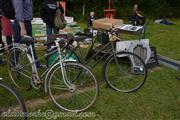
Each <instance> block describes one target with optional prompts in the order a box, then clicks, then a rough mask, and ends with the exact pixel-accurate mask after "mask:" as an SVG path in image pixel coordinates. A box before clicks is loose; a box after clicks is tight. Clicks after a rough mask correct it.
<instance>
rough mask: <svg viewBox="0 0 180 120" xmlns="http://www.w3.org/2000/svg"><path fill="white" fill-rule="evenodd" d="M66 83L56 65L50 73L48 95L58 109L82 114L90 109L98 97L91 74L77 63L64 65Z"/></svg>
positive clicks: (96, 86)
mask: <svg viewBox="0 0 180 120" xmlns="http://www.w3.org/2000/svg"><path fill="white" fill-rule="evenodd" d="M64 68H65V72H66V75H67V77H66V79H67V80H66V82H68V84H69V86H70V88H68V87H67V85H66V84H65V83H64V81H63V78H62V73H61V68H60V66H59V65H58V66H57V67H56V68H55V69H54V70H53V72H52V74H51V76H50V79H49V82H48V86H49V87H48V90H49V95H50V97H51V99H52V100H53V102H54V103H55V104H56V106H58V107H59V108H61V109H63V110H65V111H68V112H82V111H85V110H87V109H88V108H90V107H91V106H92V105H93V104H94V103H95V101H96V98H97V95H98V91H99V89H98V84H97V81H96V78H95V77H94V75H93V74H92V72H91V71H90V70H89V69H88V68H86V67H85V66H83V65H81V64H78V63H70V62H68V63H64Z"/></svg>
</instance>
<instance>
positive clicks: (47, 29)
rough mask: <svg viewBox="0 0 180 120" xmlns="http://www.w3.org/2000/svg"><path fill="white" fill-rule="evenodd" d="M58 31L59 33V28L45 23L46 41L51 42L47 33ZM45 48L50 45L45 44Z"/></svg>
mask: <svg viewBox="0 0 180 120" xmlns="http://www.w3.org/2000/svg"><path fill="white" fill-rule="evenodd" d="M58 33H59V29H56V28H54V27H51V26H49V25H46V34H47V42H48V43H49V42H51V40H50V38H49V35H52V34H58ZM47 48H48V49H50V48H51V45H47Z"/></svg>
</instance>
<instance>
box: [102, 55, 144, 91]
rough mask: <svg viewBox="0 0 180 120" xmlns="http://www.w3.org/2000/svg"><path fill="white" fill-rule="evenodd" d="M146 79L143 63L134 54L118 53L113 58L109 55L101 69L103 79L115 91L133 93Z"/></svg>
mask: <svg viewBox="0 0 180 120" xmlns="http://www.w3.org/2000/svg"><path fill="white" fill-rule="evenodd" d="M132 58H133V59H132ZM146 78H147V69H146V66H145V63H144V61H143V60H142V59H141V58H140V57H139V56H137V55H135V54H134V53H130V52H119V53H116V54H115V56H114V55H111V56H110V57H109V58H108V59H107V60H106V62H105V64H104V67H103V79H104V80H105V81H106V83H107V84H108V85H109V86H110V87H111V88H112V89H114V90H116V91H120V92H127V93H128V92H134V91H136V90H138V89H139V88H141V87H142V86H143V84H144V82H145V80H146Z"/></svg>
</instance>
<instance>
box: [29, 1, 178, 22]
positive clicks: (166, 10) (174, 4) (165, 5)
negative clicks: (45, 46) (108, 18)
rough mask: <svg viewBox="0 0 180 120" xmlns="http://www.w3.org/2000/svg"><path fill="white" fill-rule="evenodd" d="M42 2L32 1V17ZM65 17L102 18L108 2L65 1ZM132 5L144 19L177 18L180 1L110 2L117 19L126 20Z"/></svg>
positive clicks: (36, 14) (37, 12)
mask: <svg viewBox="0 0 180 120" xmlns="http://www.w3.org/2000/svg"><path fill="white" fill-rule="evenodd" d="M42 1H43V0H33V2H34V15H35V16H39V7H40V4H41V2H42ZM66 1H67V11H66V13H67V15H68V16H73V17H75V19H86V18H87V17H88V15H89V12H90V11H95V12H96V15H97V17H103V15H104V12H103V11H104V9H106V8H108V6H109V5H108V0H66ZM134 4H138V5H139V9H140V10H141V11H142V12H143V14H144V15H145V16H146V17H150V18H179V17H180V8H179V7H180V0H112V4H111V8H114V9H115V10H116V17H117V18H127V17H128V16H129V15H130V14H131V10H132V8H133V5H134Z"/></svg>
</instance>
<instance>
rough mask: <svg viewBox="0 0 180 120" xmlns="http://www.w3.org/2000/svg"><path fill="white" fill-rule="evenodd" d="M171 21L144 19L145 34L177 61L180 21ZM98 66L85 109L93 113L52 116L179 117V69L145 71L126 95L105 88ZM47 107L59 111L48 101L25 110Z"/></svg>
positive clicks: (108, 119)
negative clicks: (92, 98) (93, 98)
mask: <svg viewBox="0 0 180 120" xmlns="http://www.w3.org/2000/svg"><path fill="white" fill-rule="evenodd" d="M174 22H175V23H176V25H174V26H165V25H157V24H153V23H152V21H148V25H147V34H146V36H147V38H149V39H150V44H151V46H155V47H156V49H157V52H158V53H159V54H161V55H163V56H167V57H170V58H173V59H176V60H178V61H180V20H174ZM82 26H83V25H82ZM0 67H1V68H0V75H1V76H3V77H4V78H5V81H7V82H8V83H9V84H11V85H12V82H11V81H10V78H9V77H8V73H7V68H6V66H5V65H4V66H0ZM101 69H102V64H99V65H98V66H97V67H96V68H95V69H93V72H94V73H95V75H96V77H97V79H98V81H99V83H100V94H99V96H98V99H97V102H96V103H95V105H94V106H93V107H92V108H90V109H89V110H88V111H87V112H92V113H93V115H94V116H90V117H86V118H84V117H65V116H64V117H62V116H61V117H59V118H56V117H55V118H56V119H58V120H62V119H64V120H66V119H67V120H72V119H74V120H75V119H76V120H77V119H80V120H84V119H87V120H135V119H138V120H180V81H178V80H176V79H175V76H180V72H179V71H175V70H173V69H170V68H167V67H164V66H159V67H157V68H155V69H153V70H149V73H148V79H147V81H146V83H145V84H144V86H143V87H142V88H141V89H139V90H138V91H137V92H135V93H130V94H127V93H119V92H116V91H113V90H112V89H110V88H109V87H107V86H106V84H105V83H104V82H102V77H101ZM19 91H20V93H21V94H22V96H23V97H24V99H25V100H26V101H27V100H33V99H35V101H36V99H39V98H40V99H42V100H45V101H46V100H47V99H49V98H48V94H45V93H44V91H43V89H40V90H34V89H32V90H30V91H25V90H19ZM4 94H5V93H4ZM4 100H5V99H4ZM37 101H38V100H37ZM12 102H13V100H12ZM0 104H1V102H0ZM37 104H38V103H37ZM48 110H53V111H54V112H63V111H61V110H59V109H58V108H56V107H55V106H54V104H53V103H52V102H50V101H47V102H46V103H45V104H42V105H41V106H39V107H38V108H31V107H28V111H29V112H30V111H31V112H36V111H41V112H47V111H48ZM87 114H88V113H87ZM54 116H55V115H54ZM29 119H30V120H31V119H32V120H40V119H42V120H44V118H34V117H31V118H29Z"/></svg>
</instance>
